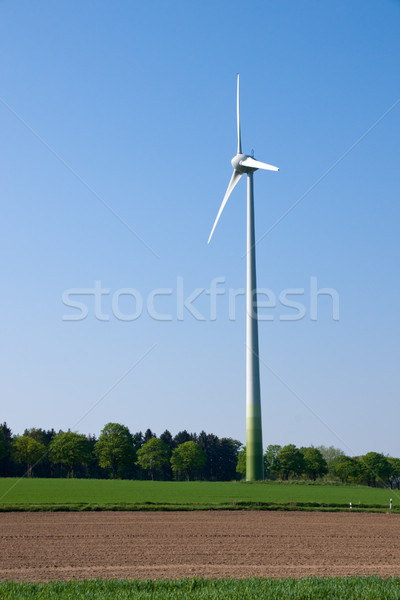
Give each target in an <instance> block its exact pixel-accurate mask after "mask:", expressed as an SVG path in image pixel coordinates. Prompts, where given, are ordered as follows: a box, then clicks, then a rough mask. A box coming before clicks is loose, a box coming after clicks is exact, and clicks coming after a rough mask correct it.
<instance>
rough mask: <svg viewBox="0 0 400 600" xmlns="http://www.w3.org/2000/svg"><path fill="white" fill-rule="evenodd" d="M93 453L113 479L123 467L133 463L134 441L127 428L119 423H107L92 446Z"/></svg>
mask: <svg viewBox="0 0 400 600" xmlns="http://www.w3.org/2000/svg"><path fill="white" fill-rule="evenodd" d="M94 451H95V454H96V456H97V457H98V460H99V465H100V466H101V467H102V468H103V469H111V472H112V476H113V479H116V478H117V475H118V470H119V469H120V468H121V467H123V466H129V465H133V463H134V461H135V451H134V440H133V436H132V434H131V433H130V431H129V429H128V427H126V426H125V425H121V424H120V423H107V425H105V426H104V427H103V429H102V430H101V434H100V437H99V439H98V441H97V442H96V443H95V445H94Z"/></svg>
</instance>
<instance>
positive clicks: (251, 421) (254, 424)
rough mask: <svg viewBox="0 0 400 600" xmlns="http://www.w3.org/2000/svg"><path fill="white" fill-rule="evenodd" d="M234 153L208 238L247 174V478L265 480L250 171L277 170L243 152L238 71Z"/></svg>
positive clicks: (252, 198)
mask: <svg viewBox="0 0 400 600" xmlns="http://www.w3.org/2000/svg"><path fill="white" fill-rule="evenodd" d="M237 137H238V144H237V154H236V156H235V157H234V158H232V161H231V163H232V166H233V174H232V177H231V180H230V182H229V185H228V189H227V190H226V193H225V196H224V199H223V200H222V204H221V206H220V209H219V211H218V214H217V218H216V219H215V222H214V225H213V228H212V230H211V233H210V237H209V238H208V243H210V240H211V237H212V235H213V233H214V230H215V227H216V226H217V223H218V221H219V218H220V216H221V213H222V211H223V210H224V208H225V204H226V203H227V201H228V198H229V196H230V195H231V193H232V191H233V189H234V187H235V186H236V184H237V183H238V181H239V179H240V178H241V177H242V175H244V174H246V175H247V286H246V312H247V317H246V479H247V481H258V480H262V479H264V465H263V446H262V428H261V393H260V360H259V354H258V320H257V283H256V249H255V235H254V192H253V173H254V172H255V171H257V169H263V170H265V171H279V169H278V167H274V166H273V165H268V164H266V163H263V162H260V161H258V160H255V159H254V158H253V157H252V156H249V155H248V154H243V153H242V140H241V134H240V110H239V74H238V76H237Z"/></svg>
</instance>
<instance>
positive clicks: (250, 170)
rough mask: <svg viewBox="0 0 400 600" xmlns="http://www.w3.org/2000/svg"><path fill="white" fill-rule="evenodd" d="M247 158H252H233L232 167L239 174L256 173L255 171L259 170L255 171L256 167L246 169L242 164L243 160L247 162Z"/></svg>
mask: <svg viewBox="0 0 400 600" xmlns="http://www.w3.org/2000/svg"><path fill="white" fill-rule="evenodd" d="M246 158H252V157H251V156H249V155H248V154H236V156H234V157H233V158H232V160H231V165H232V167H233V168H234V169H235V171H237V172H238V173H254V171H257V169H255V168H254V167H245V166H244V165H242V164H241V162H242V161H243V160H246Z"/></svg>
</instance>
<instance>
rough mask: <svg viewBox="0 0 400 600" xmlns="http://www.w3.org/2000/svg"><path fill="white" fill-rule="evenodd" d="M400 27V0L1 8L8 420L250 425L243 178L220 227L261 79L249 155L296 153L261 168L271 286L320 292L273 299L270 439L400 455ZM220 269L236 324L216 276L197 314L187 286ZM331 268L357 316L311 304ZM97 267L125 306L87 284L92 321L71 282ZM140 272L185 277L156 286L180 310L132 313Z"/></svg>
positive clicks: (260, 224)
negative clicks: (215, 286) (299, 308)
mask: <svg viewBox="0 0 400 600" xmlns="http://www.w3.org/2000/svg"><path fill="white" fill-rule="evenodd" d="M399 30H400V2H398V1H389V0H383V1H381V2H378V1H372V0H363V1H353V2H351V3H349V2H345V1H344V0H338V1H336V2H334V3H325V2H324V3H322V2H311V1H308V0H305V1H301V2H299V1H298V0H286V1H285V2H270V1H262V2H261V1H255V2H252V3H251V4H250V5H248V6H247V10H246V12H244V11H243V3H239V2H225V1H221V2H218V3H214V2H208V1H205V2H201V3H200V2H198V3H193V2H192V3H188V2H172V3H166V2H161V1H158V2H153V3H151V4H150V3H139V2H127V1H125V2H116V3H109V2H102V1H99V2H96V3H94V2H88V3H83V4H82V3H80V2H74V1H72V2H68V3H67V2H58V3H51V2H49V1H39V2H36V3H32V2H28V1H18V2H11V1H10V0H4V1H3V2H1V3H0V73H1V77H0V80H1V91H0V97H1V102H0V127H1V131H2V144H1V145H0V165H1V167H0V168H1V199H2V219H1V223H0V228H1V231H0V246H1V255H2V283H3V293H2V294H1V299H0V302H1V314H2V342H3V343H2V344H1V363H2V377H1V380H0V386H1V398H2V410H1V415H0V417H1V420H2V421H4V420H6V421H7V422H8V424H9V425H10V426H11V428H12V429H13V431H14V432H15V433H19V432H22V431H23V429H24V428H25V427H29V426H37V427H45V428H51V427H54V428H55V429H57V430H58V429H60V428H62V429H66V428H68V427H71V428H72V429H75V430H79V431H82V432H85V433H88V432H91V433H96V434H98V433H99V431H100V430H101V428H102V426H103V425H104V424H105V423H106V422H108V421H118V422H122V423H124V424H126V425H128V426H129V427H130V429H131V430H132V431H138V430H140V429H141V430H144V429H146V428H147V427H150V428H151V429H152V430H153V431H155V432H156V433H157V434H160V433H161V432H162V431H163V430H164V429H165V428H168V429H170V430H171V432H172V433H177V432H178V431H179V430H181V429H184V428H186V429H188V430H190V431H197V432H199V431H200V430H201V429H205V430H206V431H207V432H213V433H215V434H217V435H219V436H231V437H234V438H237V439H239V440H241V441H242V442H244V441H245V397H244V396H245V345H244V344H245V304H244V299H243V297H239V298H238V301H237V313H236V319H235V320H233V321H232V320H229V314H228V289H229V288H232V289H235V290H237V289H239V288H242V287H244V285H245V260H244V259H243V254H244V252H245V218H246V206H245V183H244V182H240V183H239V185H238V186H237V188H236V189H235V191H234V193H233V194H232V197H231V199H230V201H229V203H228V205H227V207H226V209H225V211H224V213H223V216H222V218H221V220H220V222H219V224H218V227H217V229H216V231H215V234H214V237H213V240H212V243H211V244H210V245H209V246H207V244H206V241H207V238H208V235H209V232H210V229H211V226H212V224H213V221H214V219H215V216H216V213H217V211H218V208H219V205H220V202H221V200H222V197H223V194H224V192H225V188H226V186H227V184H228V181H229V178H230V175H231V165H230V160H231V158H232V156H233V155H234V154H235V150H236V130H235V127H236V123H235V116H236V115H235V110H236V107H235V93H236V90H235V86H236V73H237V72H240V74H241V117H242V141H243V149H244V151H245V152H249V153H250V151H251V150H252V149H254V151H255V156H256V158H259V159H260V160H264V161H266V162H270V163H272V164H276V165H278V166H279V167H280V169H281V170H280V172H279V173H278V174H276V173H269V172H259V173H257V174H256V176H255V195H256V237H257V239H258V238H262V239H261V240H260V242H259V243H258V244H257V269H258V285H259V287H261V288H267V289H269V290H271V291H272V292H273V293H274V294H275V296H276V297H277V298H278V297H279V294H280V292H281V291H282V290H284V289H287V288H296V289H304V290H305V291H304V296H302V297H301V298H300V300H301V301H302V302H303V303H304V305H305V307H306V315H305V317H304V318H303V319H301V320H298V321H281V320H279V317H280V315H287V314H290V313H293V311H291V310H290V309H287V308H286V309H285V308H284V307H282V306H279V305H278V306H277V307H276V308H271V309H262V312H263V314H264V316H265V315H266V316H269V317H272V318H273V320H269V321H263V322H261V323H260V355H261V357H262V360H263V366H262V367H261V383H262V399H263V428H264V445H265V446H266V445H267V444H268V443H280V444H286V443H291V442H293V443H296V444H297V445H310V444H314V445H319V444H325V445H331V444H333V445H335V446H338V447H342V448H343V449H344V450H345V451H346V452H347V453H349V454H360V453H363V452H366V451H368V450H376V451H380V452H384V453H389V454H392V455H395V456H400V447H399V444H398V425H397V423H398V400H399V383H400V382H399V368H398V365H399V344H398V331H399V327H398V313H397V311H398V308H397V305H398V298H399V294H400V285H399V279H398V265H399V239H398V223H399V216H400V209H399V192H398V190H399V187H400V186H399V184H400V169H399V142H398V140H399V126H400V102H398V101H399V99H400V84H399V69H398V65H399V63H400V35H399V33H400V31H399ZM396 102H398V104H396ZM393 105H394V106H393ZM43 142H44V143H43ZM353 145H354V147H353ZM350 149H351V150H350ZM349 150H350V152H348V151H349ZM337 161H338V162H337ZM327 172H328V173H327ZM326 173H327V174H326ZM325 174H326V175H325ZM324 175H325V176H324ZM321 177H322V179H321ZM310 188H312V189H311V191H309V192H308V190H309V189H310ZM93 192H95V193H93ZM306 192H308V193H306ZM303 196H304V197H303ZM302 197H303V198H302ZM301 198H302V199H301ZM299 199H301V200H300V201H299V202H298V204H297V205H296V206H295V207H294V208H293V210H291V211H290V212H289V213H288V214H287V216H285V217H284V218H282V219H281V217H282V216H283V215H284V214H285V212H286V211H288V209H290V208H291V207H292V206H293V205H294V204H295V203H296V202H297V201H298V200H299ZM105 204H107V206H108V207H107V206H105ZM113 213H114V214H113ZM115 214H116V215H118V217H119V218H117V217H116V216H115ZM279 219H281V220H280V222H279V223H278V224H277V225H276V226H274V224H275V223H276V222H277V221H278V220H279ZM121 221H123V223H122V222H121ZM272 226H274V227H273V228H272V230H271V231H270V232H269V233H268V234H267V235H264V234H265V233H266V232H268V231H269V230H270V228H271V227H272ZM133 232H135V233H133ZM139 238H140V239H142V240H143V241H144V242H145V243H142V242H141V241H140V239H139ZM156 255H157V256H156ZM216 277H218V278H223V279H224V282H225V283H224V284H223V285H221V288H224V289H225V290H226V293H225V295H224V296H219V297H218V299H217V318H216V319H215V320H211V319H210V318H209V317H210V315H209V296H206V295H205V294H204V293H203V294H201V295H200V297H199V298H198V300H196V302H195V303H194V306H195V307H196V308H197V309H198V310H199V311H200V312H201V313H202V314H204V315H205V320H204V321H199V320H196V319H195V318H194V317H193V316H192V315H191V314H190V313H189V311H187V310H184V318H183V320H180V319H178V315H177V311H176V304H177V297H178V296H179V293H178V290H177V287H178V283H177V282H178V280H179V281H182V282H183V288H184V292H183V293H184V296H185V297H187V296H189V295H190V294H191V293H192V292H193V291H194V290H195V289H196V288H204V289H208V288H209V287H210V285H211V282H212V280H213V279H214V278H216ZM312 277H316V278H317V282H318V286H319V287H320V288H326V287H328V288H333V289H334V290H336V291H337V293H338V295H339V299H340V316H339V320H333V318H332V303H331V301H330V299H329V298H328V297H320V298H319V300H318V307H319V314H318V319H317V320H316V321H313V320H311V318H310V310H309V309H310V293H309V289H310V280H311V278H312ZM95 281H100V282H101V285H102V287H103V288H104V289H108V290H110V293H109V294H108V295H107V296H106V295H105V296H104V297H103V298H102V310H103V314H105V315H107V316H109V320H108V321H105V320H99V319H97V318H96V317H95V314H94V302H93V298H92V297H90V296H87V297H81V298H80V301H83V300H85V302H86V303H87V306H88V316H87V317H86V318H85V319H84V320H81V321H75V322H71V321H65V320H63V315H72V314H77V311H76V310H74V309H72V308H68V307H66V306H65V305H64V304H63V302H62V295H63V292H65V290H69V289H71V288H74V289H87V288H93V286H94V285H95ZM122 288H129V289H134V290H136V292H137V294H138V295H140V296H141V297H142V298H143V299H144V302H146V298H147V297H148V295H149V294H150V293H151V292H152V290H155V289H158V288H163V289H169V290H171V295H169V296H167V295H164V296H159V297H157V300H156V306H157V310H158V311H159V312H162V313H165V314H166V313H169V314H171V315H172V318H171V320H169V321H159V320H155V319H153V318H151V316H149V314H148V313H147V312H146V310H144V311H143V314H142V315H141V316H140V317H139V318H137V319H135V320H134V321H121V320H118V319H117V318H116V317H115V316H114V315H113V313H112V297H113V295H115V293H118V290H121V289H122ZM76 298H78V297H76ZM120 308H121V310H122V311H124V312H126V313H128V312H134V308H135V307H134V301H133V298H132V297H129V296H125V297H122V298H121V302H120ZM134 365H136V366H134Z"/></svg>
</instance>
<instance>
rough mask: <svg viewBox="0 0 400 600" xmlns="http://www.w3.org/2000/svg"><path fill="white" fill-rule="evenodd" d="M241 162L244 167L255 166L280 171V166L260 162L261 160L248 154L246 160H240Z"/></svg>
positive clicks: (265, 169) (255, 167)
mask: <svg viewBox="0 0 400 600" xmlns="http://www.w3.org/2000/svg"><path fill="white" fill-rule="evenodd" d="M240 164H241V165H243V166H244V167H253V168H254V169H264V171H279V167H274V165H269V164H268V163H263V162H260V161H259V160H255V159H254V158H251V157H250V156H248V157H247V158H245V159H244V160H241V161H240Z"/></svg>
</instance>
